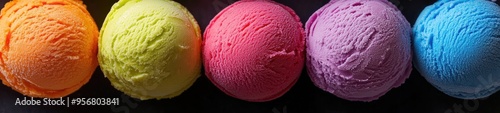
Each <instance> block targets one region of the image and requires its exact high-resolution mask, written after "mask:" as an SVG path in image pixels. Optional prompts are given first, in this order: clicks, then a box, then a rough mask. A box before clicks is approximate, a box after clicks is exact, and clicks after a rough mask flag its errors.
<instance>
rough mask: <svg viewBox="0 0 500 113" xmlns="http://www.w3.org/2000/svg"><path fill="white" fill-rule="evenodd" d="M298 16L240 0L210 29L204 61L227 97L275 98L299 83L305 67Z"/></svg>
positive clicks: (265, 2)
mask: <svg viewBox="0 0 500 113" xmlns="http://www.w3.org/2000/svg"><path fill="white" fill-rule="evenodd" d="M304 38H305V33H304V30H303V28H302V24H301V23H300V19H299V17H298V16H297V15H296V14H295V12H294V11H293V10H292V9H290V8H289V7H287V6H284V5H282V4H279V3H276V2H274V1H271V0H241V1H238V2H235V3H233V4H231V5H229V6H228V7H226V8H224V9H223V10H222V11H221V12H219V13H218V14H217V15H216V16H215V17H214V18H213V19H212V20H211V22H210V24H209V25H208V26H207V28H206V30H205V33H204V40H203V61H204V62H203V63H204V67H205V74H206V76H207V77H208V78H209V80H210V81H211V82H212V83H213V84H215V86H217V87H218V88H219V89H220V90H222V91H223V92H224V93H226V94H227V95H229V96H232V97H234V98H238V99H241V100H245V101H250V102H264V101H270V100H273V99H276V98H278V97H280V96H282V95H283V94H284V93H286V92H287V91H288V90H289V89H290V88H291V87H292V86H293V85H294V84H295V82H296V81H297V79H298V77H299V76H300V73H301V70H302V68H303V65H304V57H305V54H304V43H305V42H304Z"/></svg>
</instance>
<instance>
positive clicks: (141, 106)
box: [0, 0, 500, 113]
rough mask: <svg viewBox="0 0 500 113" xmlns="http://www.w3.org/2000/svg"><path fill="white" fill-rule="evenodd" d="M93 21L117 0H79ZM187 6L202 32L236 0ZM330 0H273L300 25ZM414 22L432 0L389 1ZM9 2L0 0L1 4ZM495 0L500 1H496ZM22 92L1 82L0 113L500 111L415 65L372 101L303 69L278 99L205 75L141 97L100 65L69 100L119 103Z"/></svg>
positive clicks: (494, 100)
mask: <svg viewBox="0 0 500 113" xmlns="http://www.w3.org/2000/svg"><path fill="white" fill-rule="evenodd" d="M83 1H84V3H85V4H86V5H87V8H88V10H89V12H90V13H91V15H92V16H93V17H94V19H95V21H96V23H97V25H98V26H99V27H101V24H102V22H103V21H104V18H105V17H106V14H107V13H108V11H109V9H110V8H111V6H112V5H113V3H115V2H116V1H117V0H83ZM176 1H178V2H180V3H181V4H182V5H184V6H185V7H187V8H188V9H189V10H190V11H191V13H192V14H193V15H194V17H195V18H196V20H197V21H198V23H199V24H200V27H201V29H202V30H203V31H204V29H205V27H206V26H207V25H208V23H209V22H210V20H211V19H212V18H213V17H214V16H215V15H216V14H217V12H219V11H220V10H221V9H223V8H224V7H226V6H228V5H229V4H230V3H233V2H234V1H236V0H182V1H181V0H176ZM328 1H329V0H276V2H279V3H282V4H284V5H287V6H289V7H291V8H292V9H294V10H295V11H296V13H297V14H298V15H299V16H300V18H301V21H302V22H303V23H304V22H305V21H307V19H308V18H309V16H310V15H311V14H312V13H313V12H314V11H316V10H317V9H319V8H320V7H321V6H323V5H324V4H326V3H327V2H328ZM390 1H391V2H393V3H394V4H395V5H396V6H398V8H400V9H401V10H402V13H403V15H405V17H406V18H407V19H408V21H409V22H410V23H411V24H413V23H414V22H415V20H416V18H417V17H418V15H419V13H420V11H422V10H423V8H424V7H425V6H427V5H430V4H432V3H434V2H435V0H390ZM6 2H7V0H1V1H0V8H3V6H4V4H5V3H6ZM496 3H499V1H497V2H496ZM23 97H24V96H23V95H21V94H20V93H17V92H15V91H14V90H12V89H11V88H9V87H7V86H4V85H0V112H2V113H24V112H26V113H68V112H75V113H76V112H78V113H79V112H84V113H90V112H114V113H500V93H496V94H494V95H491V96H490V97H488V98H485V99H478V100H462V99H457V98H453V97H450V96H448V95H445V94H444V93H441V92H440V91H438V90H437V89H435V88H434V87H432V86H431V85H430V84H429V83H428V82H427V81H426V80H425V79H424V78H423V77H422V76H420V74H419V73H418V72H417V71H416V70H415V69H413V72H412V75H411V76H410V78H409V79H407V80H406V82H405V83H404V84H403V85H402V86H401V87H398V88H395V89H392V90H391V91H389V92H388V93H387V94H386V95H384V96H382V97H381V98H380V99H378V100H376V101H372V102H351V101H347V100H344V99H341V98H338V97H336V96H334V95H332V94H330V93H327V92H325V91H322V90H320V89H318V88H316V87H315V86H314V85H313V84H312V82H311V81H310V79H309V77H308V76H307V74H306V73H305V70H303V71H302V75H301V76H300V78H299V80H298V82H297V83H296V84H295V86H293V87H292V89H291V90H290V91H289V92H287V93H286V94H285V95H283V96H282V97H281V98H278V99H276V100H273V101H270V102H260V103H256V102H246V101H242V100H238V99H235V98H232V97H230V96H227V95H225V94H224V93H223V92H221V91H220V90H219V89H217V87H215V86H214V85H213V84H212V83H211V82H210V81H209V80H208V79H207V78H206V77H205V76H204V75H202V76H201V77H200V78H199V79H198V80H197V81H196V82H195V84H194V85H193V86H192V87H191V88H189V89H188V90H187V91H185V92H184V93H183V94H182V95H180V96H178V97H175V98H173V99H163V100H146V101H139V100H136V99H133V98H130V97H129V96H127V95H125V94H123V93H121V92H120V91H118V90H116V89H115V88H113V87H112V86H111V84H110V82H109V81H108V80H107V79H106V78H104V75H103V73H102V72H101V70H100V69H99V68H97V69H96V71H95V72H94V75H93V77H92V79H90V81H89V82H88V83H87V84H86V85H84V86H83V87H82V88H81V89H80V90H78V91H77V92H75V93H73V94H71V95H69V97H70V98H76V97H82V98H83V97H85V98H97V97H105V98H120V105H118V106H70V107H66V106H15V105H14V103H15V100H16V99H17V98H21V99H22V98H23Z"/></svg>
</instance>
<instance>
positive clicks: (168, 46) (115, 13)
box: [98, 0, 201, 100]
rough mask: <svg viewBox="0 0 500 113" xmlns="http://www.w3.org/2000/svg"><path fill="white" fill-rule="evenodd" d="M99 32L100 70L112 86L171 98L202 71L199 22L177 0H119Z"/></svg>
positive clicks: (140, 96)
mask: <svg viewBox="0 0 500 113" xmlns="http://www.w3.org/2000/svg"><path fill="white" fill-rule="evenodd" d="M100 33H101V35H100V38H99V42H98V43H99V53H98V60H99V64H100V67H101V70H102V71H103V72H104V75H105V76H106V77H107V78H108V79H109V80H110V81H111V84H112V85H113V86H114V87H115V88H116V89H118V90H120V91H122V92H124V93H125V94H127V95H130V96H131V97H134V98H138V99H141V100H146V99H163V98H173V97H175V96H178V95H180V94H181V93H182V92H184V91H185V90H187V89H188V88H189V87H190V86H191V85H192V84H193V83H194V81H196V79H197V78H198V77H199V76H200V73H201V33H200V28H199V26H198V23H197V22H196V20H195V19H194V18H193V16H192V15H191V13H189V11H188V10H187V9H186V8H185V7H183V6H182V5H181V4H179V3H176V2H174V1H171V0H120V1H118V2H117V3H115V4H114V5H113V7H112V8H111V11H110V12H109V13H108V15H107V17H106V19H105V21H104V24H103V26H102V29H101V32H100Z"/></svg>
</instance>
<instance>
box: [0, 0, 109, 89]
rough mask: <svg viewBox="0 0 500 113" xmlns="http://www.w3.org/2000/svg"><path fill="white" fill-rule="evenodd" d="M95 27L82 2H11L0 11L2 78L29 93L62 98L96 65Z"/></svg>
mask: <svg viewBox="0 0 500 113" xmlns="http://www.w3.org/2000/svg"><path fill="white" fill-rule="evenodd" d="M98 35H99V34H98V29H97V26H96V24H95V22H94V20H93V19H92V17H91V16H90V14H89V12H88V11H87V10H86V6H85V5H84V4H83V2H82V1H81V0H13V1H10V2H9V3H7V4H6V5H5V7H4V8H3V9H2V10H1V13H0V72H1V73H0V79H1V80H2V83H3V84H5V85H7V86H10V87H12V89H14V90H16V91H18V92H20V93H22V94H24V95H26V96H31V97H47V98H58V97H63V96H66V95H69V94H71V93H73V92H75V91H76V90H78V89H79V88H80V87H81V86H83V85H84V84H85V83H87V82H88V81H89V79H90V77H91V76H92V73H93V72H94V70H95V68H96V67H97V64H98V63H97V56H96V55H97V38H98Z"/></svg>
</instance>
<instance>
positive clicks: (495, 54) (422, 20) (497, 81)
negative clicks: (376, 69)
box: [413, 0, 500, 99]
mask: <svg viewBox="0 0 500 113" xmlns="http://www.w3.org/2000/svg"><path fill="white" fill-rule="evenodd" d="M413 36H414V38H413V49H414V52H415V55H414V56H415V57H414V61H415V62H414V63H415V68H416V69H417V70H418V71H419V72H420V73H421V75H422V76H424V77H425V79H427V81H428V82H429V83H431V84H432V85H434V86H435V87H436V88H437V89H439V90H441V91H442V92H444V93H445V94H448V95H450V96H453V97H456V98H462V99H477V98H484V97H487V96H489V95H491V94H493V93H495V92H497V91H498V90H499V89H500V40H499V39H500V7H499V6H498V5H497V4H495V3H493V2H491V1H487V0H441V1H438V2H436V3H434V4H433V5H430V6H427V7H426V8H425V9H424V10H423V11H422V13H420V16H419V17H418V19H417V21H416V23H415V25H414V28H413Z"/></svg>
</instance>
